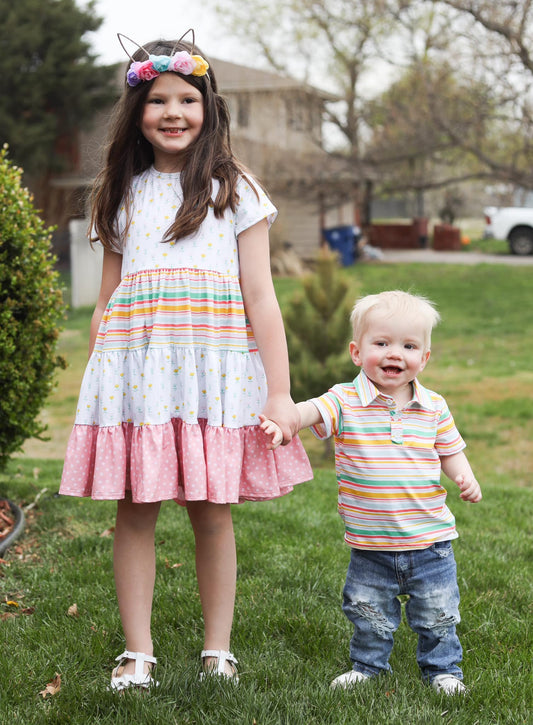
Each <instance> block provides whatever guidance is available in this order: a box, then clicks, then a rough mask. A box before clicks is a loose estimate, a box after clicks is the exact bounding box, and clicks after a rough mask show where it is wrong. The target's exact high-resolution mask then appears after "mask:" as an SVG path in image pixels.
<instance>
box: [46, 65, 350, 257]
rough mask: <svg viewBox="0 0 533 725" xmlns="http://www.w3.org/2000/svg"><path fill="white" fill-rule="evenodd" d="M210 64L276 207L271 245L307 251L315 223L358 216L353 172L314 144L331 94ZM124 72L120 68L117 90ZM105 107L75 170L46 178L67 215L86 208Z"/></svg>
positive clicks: (85, 137)
mask: <svg viewBox="0 0 533 725" xmlns="http://www.w3.org/2000/svg"><path fill="white" fill-rule="evenodd" d="M212 65H213V67H214V70H215V73H216V77H217V81H218V85H219V91H220V93H221V94H222V95H223V96H224V97H225V99H226V100H227V102H228V105H229V108H230V113H231V118H232V128H231V134H232V146H233V149H234V152H235V153H236V155H237V156H238V157H239V159H240V160H241V161H242V162H243V163H244V164H245V165H246V166H247V167H248V168H250V169H251V170H252V171H253V173H254V175H255V176H256V177H257V178H258V179H259V180H260V182H261V183H262V184H263V185H264V187H265V188H266V190H267V191H268V193H269V195H270V196H271V198H272V200H273V202H274V204H275V205H276V206H277V207H278V209H279V216H278V220H277V221H276V223H275V224H274V226H273V227H272V231H271V240H272V246H273V248H275V247H276V246H277V245H284V244H287V243H288V244H290V245H291V246H292V248H293V249H294V250H295V251H296V252H297V253H298V254H299V255H300V256H302V257H304V258H305V257H314V256H315V254H316V251H317V249H318V248H319V246H320V245H321V244H322V242H323V240H322V234H321V230H322V228H324V227H328V226H339V225H352V224H354V223H356V222H358V218H357V214H358V204H357V198H358V197H357V195H358V190H359V179H358V172H357V171H356V170H355V169H353V168H350V166H349V164H347V162H346V161H343V160H338V159H334V158H332V157H331V156H330V155H328V154H327V153H325V152H324V151H323V150H322V149H321V142H322V133H323V117H324V109H325V105H326V104H327V103H328V102H332V101H335V100H337V98H336V97H335V96H333V95H332V94H330V93H327V92H324V91H321V90H318V89H316V88H314V87H312V86H309V85H306V84H303V83H301V82H299V81H297V80H295V79H293V78H288V77H284V76H280V75H277V74H275V73H271V72H268V71H263V70H258V69H254V68H249V67H247V66H242V65H238V64H235V63H230V62H228V61H223V60H212ZM123 79H124V68H120V71H119V73H118V75H117V94H118V93H120V91H121V88H122V83H123ZM110 112H111V109H109V110H107V111H101V112H99V114H98V115H97V117H96V118H95V121H94V124H93V128H92V130H91V131H90V132H82V133H80V139H79V162H78V168H77V169H76V171H75V172H74V173H72V172H71V173H70V174H64V175H62V176H61V177H58V178H56V179H55V180H54V181H53V182H52V183H53V185H54V187H55V188H56V190H57V192H58V194H59V195H60V196H61V195H64V198H65V201H64V203H62V204H61V205H60V206H61V208H62V210H63V215H64V216H66V217H68V218H76V217H80V216H83V215H84V213H85V209H84V197H85V196H86V191H87V190H88V188H89V186H90V183H91V180H92V179H93V178H94V176H95V175H96V173H97V172H98V169H99V166H100V163H101V158H102V153H103V145H104V142H105V136H106V126H107V124H108V121H109V116H110ZM54 221H55V220H54ZM55 223H57V221H55ZM59 226H60V228H61V227H62V226H65V225H64V223H63V224H61V222H60V223H59Z"/></svg>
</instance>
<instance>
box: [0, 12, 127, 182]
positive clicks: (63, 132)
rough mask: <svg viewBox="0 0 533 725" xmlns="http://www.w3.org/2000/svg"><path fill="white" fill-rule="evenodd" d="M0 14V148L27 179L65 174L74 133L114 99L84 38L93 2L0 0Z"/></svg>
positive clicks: (110, 80) (110, 79)
mask: <svg viewBox="0 0 533 725" xmlns="http://www.w3.org/2000/svg"><path fill="white" fill-rule="evenodd" d="M0 17H1V18H2V22H1V23H0V48H1V53H0V145H1V144H3V143H7V144H8V145H9V150H10V156H11V158H12V159H13V160H14V162H15V163H16V164H18V165H19V166H21V167H23V168H24V171H25V173H26V174H29V175H30V176H32V177H37V176H46V175H47V174H49V173H51V172H56V171H62V170H70V166H71V165H72V162H73V159H74V158H75V155H76V152H77V148H76V143H75V142H76V138H77V132H78V130H79V129H80V128H82V127H84V126H86V125H87V124H89V123H90V121H91V119H92V118H93V116H94V114H95V112H96V111H97V110H98V109H99V108H101V107H103V106H104V105H105V104H107V103H109V101H110V99H111V98H112V97H114V95H115V90H114V88H113V85H114V76H115V73H114V66H112V67H104V66H98V65H97V63H96V57H95V56H94V55H93V54H92V53H91V51H90V46H89V42H88V41H87V39H86V33H88V32H90V31H94V30H96V29H97V28H98V27H99V26H100V25H101V22H102V21H101V19H100V18H98V17H96V16H95V3H94V0H92V1H91V2H88V3H87V4H86V5H85V6H84V8H83V9H82V8H80V7H78V6H77V5H76V3H75V1H74V0H17V2H11V1H10V0H0Z"/></svg>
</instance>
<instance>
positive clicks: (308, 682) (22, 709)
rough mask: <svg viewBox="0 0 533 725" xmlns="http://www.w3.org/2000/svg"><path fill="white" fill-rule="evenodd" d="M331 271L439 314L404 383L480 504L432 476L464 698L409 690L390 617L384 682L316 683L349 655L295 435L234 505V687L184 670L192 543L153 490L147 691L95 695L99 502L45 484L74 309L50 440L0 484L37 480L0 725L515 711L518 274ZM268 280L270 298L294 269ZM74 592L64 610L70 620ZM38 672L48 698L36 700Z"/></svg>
mask: <svg viewBox="0 0 533 725" xmlns="http://www.w3.org/2000/svg"><path fill="white" fill-rule="evenodd" d="M343 274H345V275H346V276H347V278H348V279H349V280H350V284H351V289H352V293H353V295H354V296H355V295H356V294H365V293H368V292H374V291H378V290H381V289H385V288H393V287H401V288H403V289H412V290H414V291H416V292H420V293H422V294H426V295H428V296H429V297H431V298H432V299H434V300H435V301H436V302H437V304H438V307H439V310H440V312H441V314H442V317H443V322H442V324H441V325H440V326H439V328H437V330H436V331H435V333H434V338H433V353H432V359H431V361H430V363H429V365H428V367H427V368H426V370H425V371H424V374H423V378H422V382H423V383H424V384H426V385H427V386H428V387H432V388H434V389H436V390H438V391H439V392H441V393H442V394H444V395H445V396H446V398H447V400H448V402H449V404H450V407H451V409H452V411H453V413H454V416H455V418H456V421H457V423H458V425H459V427H460V429H461V431H462V433H463V435H464V437H465V438H466V440H467V443H468V449H467V452H468V455H469V457H470V460H471V462H472V465H473V467H474V470H475V471H476V474H477V476H478V479H479V480H480V482H481V485H482V488H483V493H484V499H483V501H482V502H481V503H480V504H478V505H469V504H464V503H462V502H461V501H460V499H459V497H458V493H457V490H456V487H455V486H454V485H453V484H451V483H449V484H447V487H448V490H449V504H450V507H451V508H452V510H453V511H454V513H455V515H456V518H457V525H458V530H459V533H460V538H459V539H458V540H457V541H456V543H455V553H456V558H457V562H458V572H459V584H460V587H461V594H462V602H461V612H462V622H461V624H460V625H459V633H460V636H461V641H462V644H463V648H464V673H465V681H466V682H467V684H468V686H469V694H468V696H467V697H466V698H456V699H450V698H448V699H447V698H445V697H443V696H439V695H437V694H436V693H434V692H433V691H432V690H430V689H428V688H427V687H426V686H424V685H423V684H422V683H421V681H420V678H419V675H418V672H417V666H416V660H415V648H416V641H415V638H414V635H413V634H412V633H411V632H410V630H409V629H408V627H407V626H406V625H405V623H402V625H401V627H400V629H399V631H398V633H397V635H396V640H395V648H394V652H393V655H392V659H391V665H392V667H393V670H394V672H393V674H392V675H390V676H386V677H383V678H379V679H378V680H376V681H373V682H370V683H365V685H364V686H363V687H360V688H359V689H357V690H356V691H355V692H351V693H344V692H341V693H339V692H333V691H330V690H329V682H330V681H331V679H333V677H335V676H336V675H338V674H340V673H341V672H343V671H345V670H347V669H349V667H350V662H349V656H348V645H349V639H350V636H351V632H350V625H349V623H348V622H347V621H346V620H345V618H344V615H343V614H342V611H341V606H340V605H341V591H342V586H343V583H344V577H345V573H346V567H347V563H348V558H349V551H348V549H347V547H345V545H344V544H343V543H342V524H341V521H340V519H339V518H338V515H337V513H336V484H335V475H334V471H333V467H332V464H331V462H330V461H328V460H326V461H324V460H323V458H322V447H321V444H317V443H315V442H314V441H313V440H312V439H311V437H309V436H308V434H306V435H304V436H302V437H303V439H304V442H305V444H306V446H307V447H308V450H309V451H310V454H311V456H312V460H313V462H314V465H315V478H314V481H312V482H310V483H307V484H302V485H301V486H298V487H297V488H296V489H295V491H294V492H293V493H292V494H290V495H289V496H286V497H284V498H283V499H280V500H277V501H272V502H269V503H261V504H244V505H242V506H236V507H234V519H235V528H236V537H237V547H238V554H239V565H238V585H237V586H238V591H237V594H238V597H237V605H236V611H235V625H234V636H233V643H232V647H233V651H234V652H235V654H236V656H237V658H238V659H239V663H240V664H239V670H240V673H241V684H240V685H239V687H238V688H234V687H233V686H231V685H224V684H220V683H207V684H203V685H200V684H199V683H198V673H199V651H200V649H201V646H202V622H201V610H200V603H199V599H198V594H197V589H196V579H195V573H194V563H193V561H194V544H193V537H192V533H191V530H190V525H189V523H188V519H187V515H186V513H185V512H184V511H183V510H182V509H181V508H180V507H178V506H176V505H174V504H172V503H167V504H165V505H164V506H163V507H162V513H161V516H160V520H159V523H158V529H157V561H158V579H157V583H156V591H155V602H154V617H153V632H154V640H155V646H156V654H157V655H158V656H159V664H158V668H157V677H158V679H159V680H160V681H161V686H160V688H158V689H157V691H153V692H151V693H150V694H144V695H143V694H139V693H125V694H124V695H122V696H116V695H112V694H111V693H108V692H107V691H106V686H107V684H108V680H109V674H110V668H111V666H112V660H113V658H114V657H115V656H116V655H117V654H118V653H119V652H121V651H122V648H123V641H122V635H121V630H120V621H119V618H118V613H117V608H116V600H115V595H114V587H113V576H112V565H111V548H112V532H110V529H111V528H112V526H113V523H114V504H113V503H112V502H93V501H88V500H78V499H70V498H65V497H57V496H56V495H55V493H56V492H57V489H58V485H59V478H60V475H61V460H60V459H61V456H62V454H63V451H64V445H65V442H66V436H67V435H68V428H69V426H70V425H71V423H72V415H73V412H74V407H75V404H76V395H77V390H78V388H79V383H80V378H81V373H82V369H83V365H84V360H85V359H86V347H87V326H88V320H89V317H90V312H89V311H81V312H77V313H75V314H72V315H71V316H70V317H69V319H68V321H67V325H66V330H65V331H64V333H63V334H62V337H61V352H62V354H64V355H65V356H66V357H67V359H68V361H69V364H70V367H69V369H67V370H66V371H64V372H62V373H61V378H60V385H59V387H58V389H57V391H56V392H55V393H54V395H53V397H52V398H51V400H50V402H49V405H48V406H47V408H46V410H45V411H44V413H43V417H44V419H45V420H47V421H48V422H49V424H50V426H51V429H50V433H51V436H52V440H51V441H49V442H48V443H39V442H28V444H27V446H26V448H25V454H24V455H23V456H20V457H17V458H15V459H13V461H12V463H11V465H10V468H9V471H8V473H7V474H5V475H3V476H1V477H0V496H8V497H9V498H12V499H14V500H15V501H17V502H18V503H19V504H21V505H28V504H30V503H31V502H32V501H34V499H35V498H36V496H37V495H38V494H39V493H40V492H41V491H42V490H43V488H46V489H47V491H46V492H45V493H44V494H42V496H41V497H40V499H39V501H38V503H37V505H36V506H35V507H34V508H33V509H31V510H29V511H28V513H27V519H28V522H27V527H26V530H25V533H24V536H23V537H22V538H21V539H19V541H17V542H16V544H15V545H14V546H12V547H11V549H10V550H9V551H8V552H7V554H6V555H5V562H3V563H2V564H1V565H0V577H1V578H0V590H1V596H0V618H1V619H2V621H1V623H0V626H1V627H2V637H3V639H2V646H1V647H0V672H1V673H2V675H1V677H0V722H2V723H4V722H5V723H23V724H24V725H29V724H32V723H36V724H37V725H40V724H41V723H58V724H59V723H72V724H80V725H81V724H82V723H154V724H155V723H158V724H159V723H165V724H166V723H169V724H174V723H175V724H182V723H183V724H185V723H194V724H198V725H200V724H201V723H207V724H209V725H211V724H213V725H218V724H219V723H228V724H229V723H232V724H233V723H238V724H239V725H240V724H241V723H242V724H247V725H252V724H253V723H254V722H255V723H256V724H257V725H270V724H272V725H278V724H279V725H281V724H283V725H300V724H301V725H308V724H311V723H316V724H317V725H320V724H323V723H324V724H326V723H331V724H332V725H334V724H337V723H339V724H343V723H346V724H348V723H350V724H352V723H354V724H355V723H361V724H365V723H368V724H369V725H370V723H372V724H374V723H377V724H378V725H382V724H386V725H389V724H390V725H395V724H396V723H398V725H400V723H401V724H402V725H413V724H418V723H419V724H420V725H433V723H435V724H436V723H444V724H446V725H447V724H454V725H455V724H458V725H470V724H471V725H475V724H479V725H495V724H500V723H509V725H511V724H512V725H514V724H515V723H527V724H530V723H533V715H532V712H533V672H532V651H533V632H532V629H533V537H532V527H533V524H532V522H533V504H532V489H533V485H532V482H531V472H532V471H533V460H532V453H531V440H532V438H533V395H532V393H533V369H532V367H531V359H532V352H533V342H532V340H533V321H532V315H531V309H532V307H533V286H532V285H531V268H515V267H505V266H503V265H502V266H499V265H498V266H489V265H479V266H475V267H471V266H468V267H467V266H465V267H461V266H450V267H449V266H442V267H437V268H436V267H435V266H433V265H355V266H354V267H353V268H350V269H349V270H345V271H344V272H343ZM276 285H277V289H278V294H279V297H280V300H281V302H282V306H285V305H287V304H289V303H290V302H289V301H290V297H291V295H292V294H293V292H294V290H295V289H296V288H297V287H298V286H299V282H298V281H295V280H288V279H287V280H286V279H282V280H278V281H277V282H276ZM332 382H335V381H332ZM73 604H76V605H77V616H71V615H69V608H70V607H71V606H72V605H73ZM56 673H59V674H60V675H61V689H60V691H59V692H58V693H57V694H55V695H53V696H48V697H47V698H43V697H42V696H41V695H40V694H39V693H40V692H41V691H42V690H44V688H45V687H46V685H47V683H49V682H50V681H51V680H52V679H53V678H54V676H55V674H56Z"/></svg>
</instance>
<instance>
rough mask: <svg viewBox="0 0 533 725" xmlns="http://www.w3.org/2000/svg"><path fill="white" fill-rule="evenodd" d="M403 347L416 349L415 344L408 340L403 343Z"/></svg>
mask: <svg viewBox="0 0 533 725" xmlns="http://www.w3.org/2000/svg"><path fill="white" fill-rule="evenodd" d="M405 349H406V350H416V345H415V344H414V343H412V342H408V343H406V345H405Z"/></svg>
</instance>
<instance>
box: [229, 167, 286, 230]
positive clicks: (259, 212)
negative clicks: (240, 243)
mask: <svg viewBox="0 0 533 725" xmlns="http://www.w3.org/2000/svg"><path fill="white" fill-rule="evenodd" d="M237 193H238V195H239V203H238V206H237V212H236V214H235V234H236V235H237V236H238V235H239V234H240V233H241V232H243V231H244V230H245V229H249V228H250V227H253V225H254V224H257V222H260V221H261V220H262V219H266V220H267V222H268V226H269V227H270V226H271V225H272V224H273V222H274V220H275V218H276V217H277V215H278V210H277V209H276V207H275V206H274V204H273V203H272V202H271V201H270V199H269V198H268V196H267V195H266V194H265V192H264V191H263V189H262V188H261V187H260V186H259V184H257V183H256V182H254V181H253V180H252V179H250V177H248V176H247V177H241V178H240V180H239V182H238V184H237Z"/></svg>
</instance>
